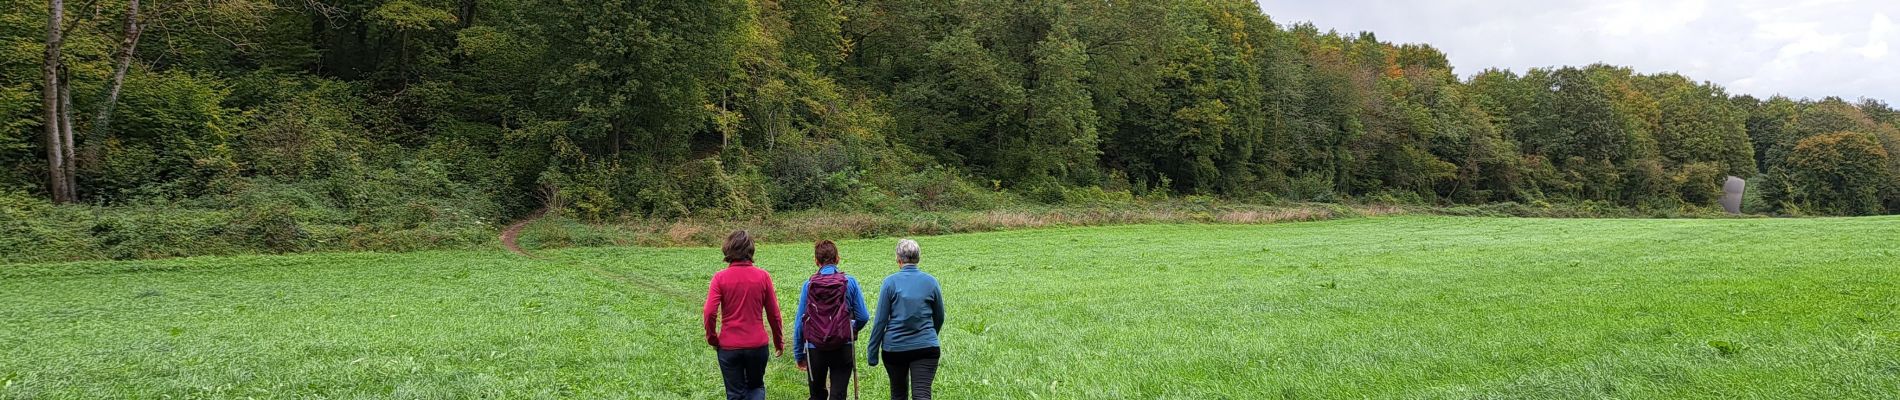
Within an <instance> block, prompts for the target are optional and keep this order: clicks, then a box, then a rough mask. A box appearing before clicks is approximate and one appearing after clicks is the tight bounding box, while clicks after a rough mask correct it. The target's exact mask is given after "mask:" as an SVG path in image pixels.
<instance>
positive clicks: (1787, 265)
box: [0, 217, 1900, 399]
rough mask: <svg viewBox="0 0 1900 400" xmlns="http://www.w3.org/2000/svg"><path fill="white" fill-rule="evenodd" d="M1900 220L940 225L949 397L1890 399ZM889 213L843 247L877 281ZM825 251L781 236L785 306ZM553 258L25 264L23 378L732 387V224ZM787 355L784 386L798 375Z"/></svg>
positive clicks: (347, 389)
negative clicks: (722, 293)
mask: <svg viewBox="0 0 1900 400" xmlns="http://www.w3.org/2000/svg"><path fill="white" fill-rule="evenodd" d="M1896 237H1900V218H1893V217H1884V218H1862V219H1802V220H1762V219H1752V220H1538V219H1480V218H1449V217H1394V218H1368V219H1355V220H1344V221H1329V222H1315V223H1299V224H1282V225H1268V226H1227V225H1218V226H1217V225H1171V226H1170V225H1164V226H1129V227H1110V228H1077V229H1058V230H1042V231H1019V232H1002V233H983V234H969V235H956V236H945V237H934V238H925V239H923V240H922V242H923V246H924V268H925V269H926V270H928V271H930V272H932V273H933V274H936V275H937V276H938V277H939V278H940V279H941V280H942V281H944V282H945V284H946V287H945V291H946V297H947V302H948V304H949V307H950V310H949V313H950V316H949V319H950V322H949V325H950V326H949V327H948V328H947V331H946V332H945V337H946V341H947V343H946V349H947V350H946V354H947V357H948V358H946V359H945V362H944V363H945V367H944V370H943V374H942V375H941V376H940V377H939V385H938V388H939V394H940V395H941V396H943V397H945V398H1036V397H1041V398H1182V399H1206V398H1223V397H1227V398H1258V397H1280V396H1282V395H1284V396H1288V397H1302V398H1305V397H1407V398H1411V397H1449V398H1468V397H1510V398H1522V397H1582V398H1596V397H1634V398H1674V397H1705V396H1707V397H1764V398H1767V397H1772V398H1783V397H1813V398H1832V397H1860V398H1883V397H1885V398H1890V397H1893V396H1895V395H1896V394H1900V311H1896V310H1900V243H1897V242H1895V241H1894V238H1896ZM890 243H891V241H889V240H868V241H851V242H846V243H844V245H843V247H844V248H843V253H844V255H845V258H846V261H845V263H846V269H847V270H848V271H851V272H854V273H856V274H858V275H859V276H860V277H861V278H862V279H863V280H865V281H866V283H865V285H866V286H867V287H866V289H867V290H874V289H875V288H876V286H877V285H876V283H877V281H878V279H879V278H881V277H882V276H883V275H884V274H885V273H887V272H888V271H890V270H892V268H893V267H892V266H891V265H890V262H888V261H886V260H887V259H888V256H886V254H889V251H890ZM809 254H810V253H809V247H808V246H804V245H774V246H767V247H765V248H763V249H761V252H760V255H759V260H760V262H761V264H763V265H764V266H766V267H768V268H769V269H771V270H772V271H773V272H774V273H775V276H776V277H777V279H778V281H779V282H780V296H781V298H782V299H783V300H782V301H783V302H784V303H785V307H786V308H787V309H789V308H790V307H791V302H792V301H794V300H795V299H796V297H795V296H796V293H795V292H794V286H795V285H796V282H797V281H798V280H799V279H802V278H803V277H804V276H805V275H806V274H808V273H809V270H810V269H809V267H807V266H806V265H807V264H809V262H808V261H806V260H809ZM544 256H546V257H547V259H545V260H524V259H521V258H517V257H512V256H509V255H505V254H503V253H500V252H499V251H495V252H431V253H410V254H395V255H379V254H328V255H298V256H286V257H241V258H203V259H185V260H170V261H156V262H136V263H92V264H66V265H44V266H25V267H10V268H13V269H12V270H9V271H0V348H4V349H8V350H6V351H5V353H6V356H5V357H0V381H4V385H5V386H4V388H0V397H117V396H120V395H126V394H143V395H176V396H212V397H240V396H271V395H288V394H306V395H320V396H326V397H359V396H396V397H470V396H479V395H505V396H508V397H524V396H558V395H581V396H587V397H598V396H627V397H635V398H713V397H715V396H716V395H715V393H716V392H717V390H718V378H717V373H716V371H715V368H714V365H713V361H712V355H711V351H710V350H708V349H706V348H704V346H703V344H701V339H700V338H699V333H698V329H699V328H698V322H699V321H698V315H697V312H698V308H699V305H700V304H699V302H700V297H699V295H700V293H701V292H702V290H703V286H704V284H705V281H706V278H707V277H708V276H709V275H710V274H711V273H712V272H713V271H715V270H716V269H717V268H719V267H721V265H720V263H718V262H717V259H718V255H717V252H716V250H713V249H704V248H694V249H637V248H599V249H572V250H559V251H548V252H545V254H544ZM76 270H85V271H88V273H85V274H66V275H62V274H60V273H61V272H62V271H76ZM102 271H112V272H102ZM869 295H872V294H869V293H867V296H869ZM787 318H788V319H789V318H790V313H789V312H788V313H787ZM788 324H789V320H788ZM788 328H789V325H788ZM788 334H789V333H788ZM1712 341H1722V342H1729V343H1732V344H1733V346H1731V347H1732V348H1739V352H1737V353H1735V354H1733V355H1729V356H1724V355H1722V354H1721V352H1720V351H1719V350H1717V349H1716V348H1715V346H1711V344H1710V343H1711V342H1712ZM773 368H774V370H773V371H772V373H771V375H770V378H769V383H768V386H769V387H770V388H771V389H772V392H773V393H772V398H775V399H791V398H802V394H803V388H802V386H800V385H801V381H800V376H799V375H798V374H797V372H796V371H795V370H793V369H791V368H790V367H789V361H784V360H781V361H780V362H776V363H775V364H774V367H773ZM860 368H861V371H865V372H866V374H865V375H864V378H865V379H864V383H865V385H866V387H865V392H864V393H865V394H866V395H868V396H873V397H877V396H882V395H883V394H884V393H885V391H884V390H885V389H884V385H883V384H882V383H881V380H882V378H883V372H882V371H881V368H880V369H879V370H878V371H876V372H871V371H870V370H869V369H868V368H864V367H862V366H861V367H860Z"/></svg>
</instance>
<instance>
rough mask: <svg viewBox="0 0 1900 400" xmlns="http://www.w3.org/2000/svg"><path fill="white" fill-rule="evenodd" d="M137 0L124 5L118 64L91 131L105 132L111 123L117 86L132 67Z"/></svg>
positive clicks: (137, 40) (136, 26)
mask: <svg viewBox="0 0 1900 400" xmlns="http://www.w3.org/2000/svg"><path fill="white" fill-rule="evenodd" d="M141 32H143V31H142V30H141V28H140V27H139V0H130V1H129V2H127V3H126V5H125V38H124V40H121V41H120V42H119V54H118V66H117V68H114V69H113V70H112V84H111V88H110V89H107V90H106V102H105V104H101V105H99V118H94V119H93V124H92V131H93V132H94V133H95V134H97V133H105V132H106V129H108V128H109V126H110V125H111V123H112V107H113V106H116V105H118V104H119V88H121V87H124V86H125V71H126V70H127V69H130V68H131V67H132V52H133V51H134V50H135V49H137V48H138V45H139V33H141Z"/></svg>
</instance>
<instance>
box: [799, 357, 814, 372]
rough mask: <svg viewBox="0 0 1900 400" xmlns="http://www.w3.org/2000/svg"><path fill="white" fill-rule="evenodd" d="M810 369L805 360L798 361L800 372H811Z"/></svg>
mask: <svg viewBox="0 0 1900 400" xmlns="http://www.w3.org/2000/svg"><path fill="white" fill-rule="evenodd" d="M809 368H810V367H808V366H806V365H805V360H798V372H811V371H810V370H809Z"/></svg>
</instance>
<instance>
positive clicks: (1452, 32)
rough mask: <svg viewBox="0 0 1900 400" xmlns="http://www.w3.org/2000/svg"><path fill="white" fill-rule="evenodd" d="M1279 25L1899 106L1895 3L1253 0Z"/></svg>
mask: <svg viewBox="0 0 1900 400" xmlns="http://www.w3.org/2000/svg"><path fill="white" fill-rule="evenodd" d="M1257 1H1258V2H1259V3H1261V7H1262V8H1264V9H1265V10H1266V12H1267V15H1270V16H1272V17H1273V19H1274V21H1275V22H1279V23H1281V24H1283V25H1284V24H1291V23H1293V22H1298V21H1311V22H1313V24H1314V25H1316V26H1318V27H1319V28H1320V29H1321V30H1326V29H1337V30H1339V31H1340V32H1357V31H1366V30H1369V31H1373V32H1374V33H1376V34H1378V35H1379V40H1382V41H1387V42H1397V43H1421V42H1422V43H1429V44H1431V45H1433V46H1435V47H1437V48H1438V49H1439V50H1442V51H1444V52H1445V54H1446V55H1448V56H1449V57H1450V58H1451V63H1452V66H1453V67H1455V68H1456V69H1457V72H1458V73H1459V74H1460V75H1463V76H1467V77H1468V76H1470V75H1471V74H1473V73H1477V72H1480V71H1483V70H1484V69H1486V68H1491V67H1498V68H1508V69H1511V70H1515V71H1518V72H1523V71H1524V70H1526V69H1529V68H1532V67H1546V66H1554V65H1579V66H1581V65H1587V64H1590V63H1595V62H1599V61H1600V62H1605V63H1609V64H1615V65H1624V66H1630V67H1634V68H1635V69H1636V70H1637V71H1638V72H1644V73H1655V72H1670V71H1674V72H1679V73H1682V74H1683V75H1687V76H1689V77H1690V78H1691V79H1695V80H1699V81H1711V82H1715V83H1717V84H1720V85H1722V86H1724V87H1727V88H1728V90H1729V92H1730V93H1734V94H1743V93H1745V94H1753V95H1756V96H1757V97H1766V96H1767V95H1773V94H1783V95H1787V96H1789V97H1795V98H1801V97H1809V98H1817V99H1818V98H1821V97H1824V96H1830V95H1833V96H1841V97H1844V98H1847V99H1849V100H1853V99H1857V98H1860V97H1871V98H1877V99H1881V100H1884V101H1886V102H1888V103H1890V104H1892V103H1895V102H1896V100H1900V21H1897V20H1900V0H1732V1H1702V0H1601V1H1585V0H1416V1H1413V0H1257Z"/></svg>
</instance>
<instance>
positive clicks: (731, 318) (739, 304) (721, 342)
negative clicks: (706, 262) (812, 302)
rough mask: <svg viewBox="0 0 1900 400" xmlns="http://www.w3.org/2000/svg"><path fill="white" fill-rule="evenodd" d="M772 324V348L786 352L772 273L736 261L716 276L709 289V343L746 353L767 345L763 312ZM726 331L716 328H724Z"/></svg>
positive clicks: (722, 348) (707, 312) (707, 342)
mask: <svg viewBox="0 0 1900 400" xmlns="http://www.w3.org/2000/svg"><path fill="white" fill-rule="evenodd" d="M761 308H763V309H765V310H764V311H765V317H766V318H767V319H769V320H770V321H771V322H772V347H773V348H775V349H778V351H781V352H782V351H785V339H784V337H783V335H781V334H780V333H779V332H780V330H781V329H780V328H779V327H780V326H781V324H780V322H779V312H778V290H777V289H774V288H773V287H772V274H769V273H766V272H765V270H763V269H759V268H758V267H754V266H752V263H751V262H749V261H743V262H736V263H732V265H728V266H726V269H724V270H720V271H719V273H716V274H713V278H712V287H711V288H709V289H707V290H706V310H705V312H704V317H703V318H702V320H703V321H704V322H705V323H706V344H710V345H712V346H713V347H717V348H719V349H720V350H744V349H752V348H758V347H762V346H765V328H764V327H763V326H761V325H763V324H764V323H763V321H760V320H759V311H760V310H759V309H761ZM721 327H723V329H716V328H721Z"/></svg>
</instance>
